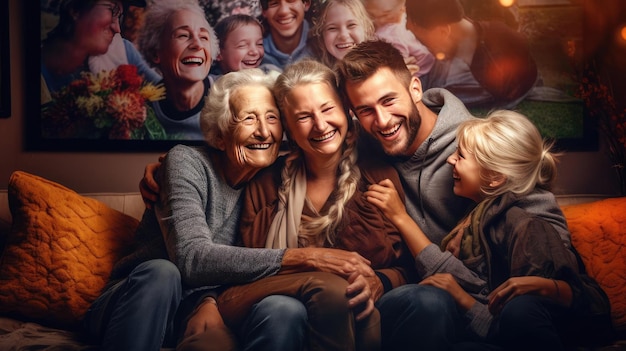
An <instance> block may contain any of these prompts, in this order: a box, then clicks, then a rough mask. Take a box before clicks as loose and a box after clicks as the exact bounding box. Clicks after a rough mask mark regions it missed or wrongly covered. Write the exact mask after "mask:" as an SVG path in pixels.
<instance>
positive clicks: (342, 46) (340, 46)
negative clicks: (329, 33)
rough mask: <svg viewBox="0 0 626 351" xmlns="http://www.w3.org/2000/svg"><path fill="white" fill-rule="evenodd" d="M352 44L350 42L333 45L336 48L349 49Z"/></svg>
mask: <svg viewBox="0 0 626 351" xmlns="http://www.w3.org/2000/svg"><path fill="white" fill-rule="evenodd" d="M353 46H354V43H350V44H337V45H335V47H336V48H337V49H350V48H352V47H353Z"/></svg>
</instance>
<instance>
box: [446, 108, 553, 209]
mask: <svg viewBox="0 0 626 351" xmlns="http://www.w3.org/2000/svg"><path fill="white" fill-rule="evenodd" d="M457 142H458V145H459V147H462V148H464V149H465V150H466V152H467V153H470V154H472V155H474V157H475V158H476V161H477V163H478V165H479V166H480V168H481V170H482V171H481V179H482V180H483V186H482V187H481V191H482V192H483V194H484V195H486V196H487V197H492V196H497V195H500V194H503V193H505V192H509V191H510V192H513V193H516V194H520V195H523V194H527V193H529V192H531V191H532V190H533V189H534V188H535V187H539V188H542V189H546V190H549V189H550V187H551V185H552V183H553V182H554V179H555V178H556V162H557V160H556V156H557V155H556V154H554V153H553V152H552V151H551V149H552V145H553V143H552V142H549V141H547V140H544V139H543V138H542V136H541V134H540V133H539V130H538V129H537V127H536V126H535V125H534V124H533V123H532V122H531V121H530V120H529V119H528V118H526V117H525V116H524V115H522V114H520V113H517V112H514V111H509V110H498V111H494V112H491V113H490V114H489V115H488V116H487V117H485V118H477V119H472V120H469V121H465V122H463V123H462V124H461V125H460V126H459V127H458V130H457ZM502 176H504V178H505V181H504V183H502V184H501V185H499V186H495V187H492V186H490V185H489V184H490V183H491V181H492V180H495V179H498V177H502Z"/></svg>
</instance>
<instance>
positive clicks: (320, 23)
mask: <svg viewBox="0 0 626 351" xmlns="http://www.w3.org/2000/svg"><path fill="white" fill-rule="evenodd" d="M333 5H343V6H345V7H346V8H347V9H348V10H350V12H352V14H354V17H355V18H356V19H357V21H358V22H359V25H360V26H361V27H363V32H364V33H365V40H369V39H372V38H374V32H375V28H374V22H372V19H371V18H370V16H369V14H368V13H367V11H366V10H365V7H364V6H363V3H362V2H361V0H326V1H325V2H324V3H323V4H322V6H321V7H320V9H319V15H318V16H317V17H316V19H315V20H314V21H313V26H312V27H311V29H310V30H309V39H308V40H309V44H310V47H311V49H312V51H313V54H314V55H315V57H317V58H318V59H319V60H320V61H322V63H323V64H325V65H326V66H328V67H332V66H333V65H334V64H335V62H337V58H335V57H334V56H333V55H331V54H330V53H329V52H328V50H327V49H326V45H325V44H324V27H325V25H326V16H327V14H328V10H329V9H330V8H331V7H332V6H333Z"/></svg>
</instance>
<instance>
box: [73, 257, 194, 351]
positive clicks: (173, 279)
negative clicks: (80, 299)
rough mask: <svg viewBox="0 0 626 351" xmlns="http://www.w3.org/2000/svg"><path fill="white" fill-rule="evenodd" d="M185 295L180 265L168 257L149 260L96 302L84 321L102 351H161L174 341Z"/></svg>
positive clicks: (105, 292)
mask: <svg viewBox="0 0 626 351" xmlns="http://www.w3.org/2000/svg"><path fill="white" fill-rule="evenodd" d="M181 296H182V285H181V279H180V273H179V271H178V268H176V266H175V265H174V264H173V263H172V262H170V261H168V260H160V259H157V260H150V261H146V262H143V263H141V264H139V265H138V266H137V267H135V269H133V271H132V272H131V273H130V274H129V276H128V278H126V279H124V280H122V281H121V282H119V283H117V284H116V285H114V286H112V287H110V288H109V289H107V290H106V291H104V292H103V293H102V294H101V295H100V297H98V299H96V301H94V303H92V305H91V307H90V308H89V310H88V311H87V313H86V314H85V319H84V324H85V327H86V328H87V331H88V332H89V334H90V335H91V336H93V337H95V338H96V340H98V341H99V342H101V343H102V346H101V350H134V351H141V350H146V351H157V350H159V349H160V348H161V346H162V345H163V344H166V346H169V345H167V344H168V343H171V342H173V340H171V338H172V337H173V322H174V317H175V315H176V310H177V309H178V305H179V304H180V300H181Z"/></svg>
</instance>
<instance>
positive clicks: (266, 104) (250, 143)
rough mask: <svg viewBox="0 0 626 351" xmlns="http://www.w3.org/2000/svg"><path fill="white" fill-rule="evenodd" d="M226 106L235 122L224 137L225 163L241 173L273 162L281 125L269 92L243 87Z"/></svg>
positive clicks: (278, 145)
mask: <svg viewBox="0 0 626 351" xmlns="http://www.w3.org/2000/svg"><path fill="white" fill-rule="evenodd" d="M230 106H231V111H232V113H233V116H234V118H235V122H234V125H233V126H231V127H232V128H233V129H232V133H231V134H230V135H227V136H225V137H224V152H225V153H226V157H227V158H228V160H229V163H230V164H229V166H230V167H237V168H241V169H242V172H244V171H246V170H247V171H250V170H255V169H256V170H258V169H261V168H265V167H267V166H269V165H271V164H272V163H274V161H276V158H277V157H278V150H279V148H280V143H281V141H282V136H283V127H282V125H281V123H280V115H279V113H278V107H277V106H276V102H275V101H274V95H272V92H271V91H269V89H267V88H266V87H263V86H258V85H251V86H243V87H240V88H238V89H237V90H236V91H235V92H234V93H233V94H232V95H231V97H230Z"/></svg>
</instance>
